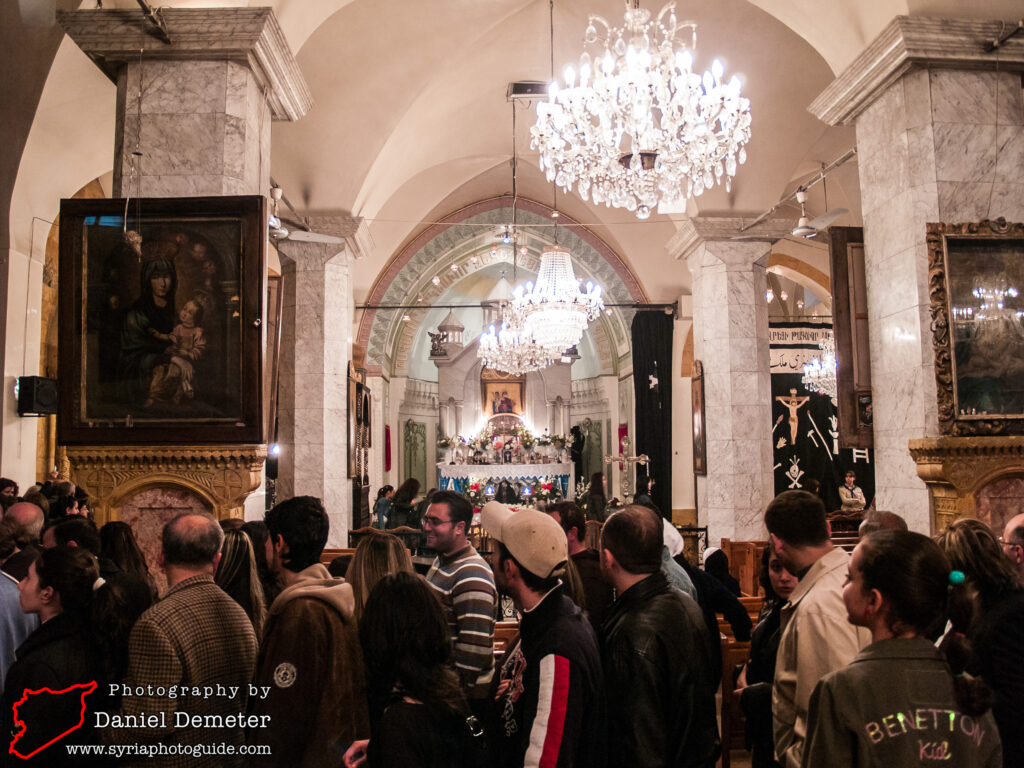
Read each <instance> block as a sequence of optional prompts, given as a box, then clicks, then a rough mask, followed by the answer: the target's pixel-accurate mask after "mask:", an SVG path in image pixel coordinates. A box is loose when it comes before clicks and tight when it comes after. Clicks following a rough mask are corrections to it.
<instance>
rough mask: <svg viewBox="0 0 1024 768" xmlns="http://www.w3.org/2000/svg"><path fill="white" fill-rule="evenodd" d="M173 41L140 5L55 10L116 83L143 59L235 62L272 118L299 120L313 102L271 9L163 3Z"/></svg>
mask: <svg viewBox="0 0 1024 768" xmlns="http://www.w3.org/2000/svg"><path fill="white" fill-rule="evenodd" d="M159 13H160V16H161V18H162V19H163V21H164V23H165V24H166V26H167V31H168V33H169V36H170V38H171V44H170V45H167V44H165V43H163V42H161V41H160V40H158V39H157V38H155V37H154V36H153V35H152V34H151V33H150V29H151V27H150V24H149V22H147V21H146V19H145V16H144V15H143V12H142V11H141V10H99V9H91V10H84V11H59V12H58V14H57V18H58V20H59V21H60V25H61V26H62V27H63V28H64V31H65V32H67V34H68V37H70V38H71V39H72V40H74V41H75V43H76V44H77V45H78V47H79V48H81V49H82V51H84V52H85V54H86V55H87V56H88V57H89V58H91V59H92V60H93V62H94V63H95V64H96V66H98V67H99V68H100V69H101V70H102V71H103V73H104V74H105V75H106V76H107V77H109V78H110V79H111V80H113V81H114V82H115V83H116V82H117V73H118V71H119V70H120V69H121V68H122V67H124V66H126V65H128V64H134V63H138V61H139V58H140V50H141V51H142V53H141V57H142V59H143V61H146V60H154V59H158V60H177V61H195V60H205V61H216V60H227V61H237V62H239V63H243V64H246V65H247V66H248V67H249V69H250V70H251V71H252V73H253V75H254V76H255V77H256V80H257V82H259V84H260V86H261V87H262V88H263V90H264V92H265V93H266V98H267V103H268V104H269V105H270V110H271V114H272V116H273V118H274V119H275V120H292V121H294V120H298V119H299V118H301V117H303V116H304V115H305V114H306V112H308V111H309V108H310V107H311V106H312V105H313V97H312V95H311V94H310V92H309V86H308V85H307V84H306V79H305V78H304V77H303V76H302V71H301V70H300V69H299V65H298V62H296V61H295V56H294V55H293V54H292V51H291V48H290V47H289V45H288V41H287V40H286V39H285V36H284V32H283V31H282V30H281V26H280V25H279V24H278V22H277V17H276V16H274V11H273V10H272V9H271V8H161V9H160V10H159Z"/></svg>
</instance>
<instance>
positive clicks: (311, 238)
mask: <svg viewBox="0 0 1024 768" xmlns="http://www.w3.org/2000/svg"><path fill="white" fill-rule="evenodd" d="M271 184H272V186H271V187H270V200H271V202H272V203H273V205H274V210H273V212H272V213H271V214H270V219H269V221H268V222H267V226H268V228H269V230H270V237H271V238H273V239H274V241H275V242H276V241H279V240H292V241H293V242H298V243H325V244H328V245H341V244H342V243H344V242H345V241H344V240H342V239H341V238H340V237H335V236H334V235H325V234H323V233H321V232H314V231H313V230H311V229H310V228H309V225H308V224H305V223H303V222H302V221H296V220H292V219H282V218H281V217H279V216H278V215H277V204H278V203H279V202H281V201H282V200H283V201H284V204H285V205H287V206H288V208H289V210H291V212H292V213H294V214H295V216H296V217H298V215H299V214H298V212H297V211H296V210H295V209H294V208H292V205H291V203H289V202H288V200H287V198H285V196H284V190H283V189H281V188H280V187H279V186H277V184H274V183H273V180H271ZM286 224H287V225H289V226H290V227H291V229H289V228H288V226H285V225H286Z"/></svg>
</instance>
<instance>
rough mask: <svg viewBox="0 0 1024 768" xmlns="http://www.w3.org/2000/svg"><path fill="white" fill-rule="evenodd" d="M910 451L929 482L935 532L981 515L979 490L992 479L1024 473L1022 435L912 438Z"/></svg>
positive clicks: (919, 474)
mask: <svg viewBox="0 0 1024 768" xmlns="http://www.w3.org/2000/svg"><path fill="white" fill-rule="evenodd" d="M910 455H911V456H913V457H914V461H915V462H917V474H918V476H919V477H920V478H921V479H922V480H924V482H925V484H926V485H927V486H928V493H929V496H930V497H931V501H932V531H933V532H939V531H942V530H943V529H945V528H946V527H947V526H948V525H949V524H950V523H952V522H954V521H955V520H958V519H959V518H961V517H977V516H978V514H977V509H978V492H979V491H981V489H982V488H984V487H985V486H987V485H988V484H989V483H991V482H992V481H994V480H997V479H1000V478H1008V477H1014V476H1022V475H1024V437H1021V436H1005V437H938V438H923V439H920V440H911V441H910ZM895 511H899V510H895Z"/></svg>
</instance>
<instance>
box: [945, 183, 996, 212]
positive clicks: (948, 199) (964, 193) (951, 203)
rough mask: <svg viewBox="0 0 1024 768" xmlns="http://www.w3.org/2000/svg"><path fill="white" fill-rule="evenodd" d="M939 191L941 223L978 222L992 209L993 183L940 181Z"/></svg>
mask: <svg viewBox="0 0 1024 768" xmlns="http://www.w3.org/2000/svg"><path fill="white" fill-rule="evenodd" d="M938 191H939V219H940V220H941V221H950V222H953V221H977V220H978V219H984V218H986V216H987V215H988V212H989V210H990V208H991V204H992V195H993V187H992V182H985V181H940V182H938Z"/></svg>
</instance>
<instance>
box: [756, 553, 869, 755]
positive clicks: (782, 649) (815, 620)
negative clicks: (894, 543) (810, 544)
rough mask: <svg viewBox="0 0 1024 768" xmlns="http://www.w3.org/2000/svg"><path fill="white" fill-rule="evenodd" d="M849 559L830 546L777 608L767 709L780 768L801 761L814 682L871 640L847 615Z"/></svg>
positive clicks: (832, 670) (839, 666) (841, 663)
mask: <svg viewBox="0 0 1024 768" xmlns="http://www.w3.org/2000/svg"><path fill="white" fill-rule="evenodd" d="M849 562H850V556H849V555H848V554H847V553H846V552H845V551H843V550H842V549H839V548H838V547H837V548H836V549H833V550H832V551H831V552H829V553H828V554H827V555H825V556H824V557H822V558H821V559H820V560H818V562H816V563H815V564H814V565H812V566H811V568H810V570H808V571H807V573H806V574H805V575H804V577H803V578H802V579H801V580H800V584H798V585H797V588H796V590H795V591H794V592H793V594H792V595H791V596H790V598H789V602H788V603H786V605H785V606H783V608H782V638H781V639H780V641H779V655H778V659H777V662H776V665H775V683H774V686H773V687H772V713H773V716H774V718H773V719H774V725H775V755H776V758H777V759H778V761H779V762H780V763H782V764H783V766H785V768H799V766H800V760H801V757H802V755H803V748H804V740H805V739H806V737H807V710H808V708H809V706H810V701H811V692H812V691H813V690H814V686H815V685H817V683H818V681H819V680H821V678H823V677H824V676H825V675H827V674H828V673H830V672H834V671H835V670H837V669H842V668H843V667H845V666H846V665H847V664H849V663H850V662H851V661H853V658H854V656H856V655H857V652H858V651H859V650H860V649H861V648H863V647H864V646H866V645H867V644H868V643H869V642H870V641H871V635H870V633H869V632H868V631H867V630H866V629H864V628H863V627H855V626H853V625H852V624H850V623H849V622H848V621H847V620H846V606H845V605H844V604H843V582H844V581H845V580H846V571H847V569H848V567H849Z"/></svg>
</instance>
